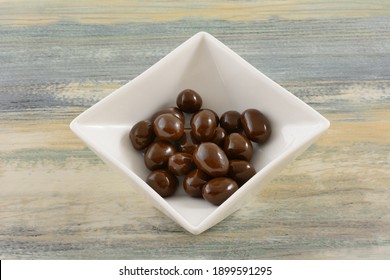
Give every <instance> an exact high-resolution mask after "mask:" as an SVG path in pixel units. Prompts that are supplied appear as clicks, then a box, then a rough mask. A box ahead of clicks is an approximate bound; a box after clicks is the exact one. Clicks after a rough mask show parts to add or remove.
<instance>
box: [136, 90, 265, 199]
mask: <svg viewBox="0 0 390 280" xmlns="http://www.w3.org/2000/svg"><path fill="white" fill-rule="evenodd" d="M202 104H203V101H202V98H201V96H200V95H199V94H198V93H197V92H195V91H194V90H191V89H186V90H183V91H182V92H180V93H179V95H178V96H177V99H176V105H177V107H170V108H166V109H162V110H160V111H158V112H156V113H155V114H154V115H153V116H151V118H150V119H149V120H142V121H139V122H138V123H136V124H135V125H134V126H133V127H132V128H131V130H130V133H129V138H130V141H131V143H132V145H133V147H134V148H135V149H137V150H140V151H143V152H144V153H143V155H144V162H145V166H146V167H147V168H148V169H149V170H151V173H150V174H149V176H148V177H147V178H146V183H147V184H148V185H150V186H151V187H152V188H153V189H154V190H155V191H156V192H157V193H158V194H160V195H161V196H162V197H168V196H171V195H173V194H174V193H175V191H176V189H177V187H178V184H179V180H178V178H177V176H184V179H183V188H184V190H185V191H186V193H188V194H189V195H190V196H192V197H203V198H204V199H205V200H207V201H209V202H210V203H212V204H214V205H220V204H222V203H223V202H224V201H225V200H226V199H227V198H229V197H230V196H231V195H232V194H233V193H234V192H235V191H237V190H238V188H240V187H241V186H242V185H243V184H244V183H245V182H247V181H248V180H249V179H250V178H251V177H252V176H253V175H255V174H256V170H255V168H254V167H253V166H252V165H251V163H250V160H251V158H252V155H253V144H252V142H255V143H257V144H263V143H265V142H266V141H267V140H268V139H269V137H270V134H271V125H270V122H269V120H268V119H267V118H266V117H265V116H264V114H262V113H261V112H260V111H259V110H257V109H247V110H245V111H244V112H242V113H239V112H237V111H234V110H231V111H227V112H225V113H223V114H222V115H221V116H220V117H219V116H218V115H217V114H216V113H215V112H214V111H213V110H210V109H202ZM186 117H191V120H190V122H189V126H190V127H186V125H185V124H186V122H185V118H186Z"/></svg>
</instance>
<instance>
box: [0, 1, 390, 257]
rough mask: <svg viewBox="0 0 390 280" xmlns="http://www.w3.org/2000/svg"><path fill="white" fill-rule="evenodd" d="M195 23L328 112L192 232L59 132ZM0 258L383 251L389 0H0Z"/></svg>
mask: <svg viewBox="0 0 390 280" xmlns="http://www.w3.org/2000/svg"><path fill="white" fill-rule="evenodd" d="M198 31H207V32H209V33H211V34H212V35H214V36H215V37H217V38H218V39H219V40H221V41H222V42H223V43H225V44H226V45H228V46H229V47H230V48H232V49H233V50H234V51H235V52H237V53H238V54H239V55H241V56H242V57H243V58H244V59H246V60H247V61H248V62H250V63H251V64H252V65H254V66H255V67H256V68H258V69H259V70H261V71H262V72H264V73H265V74H266V75H268V76H269V77H270V78H271V79H273V80H275V81H276V82H278V83H279V84H281V85H282V86H284V87H285V88H287V89H288V90H289V91H291V92H292V93H293V94H295V95H296V96H297V97H299V98H301V99H302V100H303V101H305V102H306V103H308V104H309V105H311V106H312V107H313V108H314V109H316V110H317V111H319V112H320V113H321V114H323V115H324V116H325V117H327V118H328V119H329V120H330V122H331V127H330V129H329V131H328V132H327V134H326V135H325V136H323V137H322V138H321V139H320V140H319V141H318V142H316V144H314V145H313V146H311V147H310V148H309V149H308V150H307V151H306V152H305V153H304V154H302V155H301V156H300V157H299V158H297V159H296V160H295V161H294V162H293V163H291V164H290V165H288V167H287V168H286V169H284V170H283V171H282V172H281V173H280V174H279V175H278V176H277V177H276V178H275V179H274V180H273V181H272V182H270V183H269V185H268V186H267V187H266V188H265V189H264V190H263V191H261V192H259V193H258V195H257V196H255V197H254V198H253V199H252V200H251V201H250V202H249V203H248V204H246V205H245V206H244V207H243V208H242V209H240V210H239V211H238V212H236V213H235V214H233V215H232V216H230V217H229V218H227V219H226V220H224V221H222V222H221V223H219V224H218V225H216V226H214V227H213V228H212V229H210V230H208V231H206V232H204V233H203V234H201V235H198V236H194V235H191V234H189V233H187V232H186V231H184V230H183V229H182V228H181V227H180V226H178V225H177V224H175V223H174V222H172V221H171V220H170V219H169V218H167V217H166V216H164V215H163V214H161V213H160V212H159V211H158V210H156V209H155V208H153V207H151V205H149V204H148V203H145V201H144V200H143V198H142V197H141V196H140V195H139V194H138V193H137V192H136V191H135V190H134V189H133V188H132V186H130V185H129V184H128V183H127V181H126V180H125V178H124V177H122V175H120V174H119V173H116V172H113V170H112V169H110V168H109V167H108V166H106V165H105V164H104V163H103V162H102V161H101V160H100V159H99V158H97V157H96V156H95V154H94V153H92V152H91V151H90V150H89V149H87V148H86V147H85V145H84V144H83V143H82V142H81V141H80V140H79V139H78V138H77V137H76V136H74V135H73V134H72V132H71V131H70V130H69V123H70V121H71V120H72V119H73V118H75V117H76V116H77V115H78V114H79V113H81V112H82V111H84V110H85V109H87V108H88V107H90V106H91V105H93V104H94V103H96V102H97V101H98V100H100V99H102V98H103V97H105V96H107V95H108V94H110V93H111V92H112V91H113V90H115V89H116V88H118V87H120V86H121V85H123V84H125V83H127V82H128V81H129V80H131V79H132V78H134V77H136V76H137V75H138V74H140V73H142V72H143V71H144V70H146V69H147V68H148V67H150V66H151V65H153V64H154V63H156V62H157V61H158V60H160V59H161V58H162V57H163V56H165V55H166V54H167V53H168V52H169V51H171V50H172V49H174V48H175V47H177V46H178V45H179V44H180V43H182V42H183V41H185V40H186V39H188V38H189V37H191V36H192V35H194V34H195V33H197V32H198ZM0 121H1V129H0V225H1V226H0V258H1V259H189V258H195V259H390V1H387V0H383V1H379V0H378V1H368V0H367V1H330V0H327V1H325V0H324V1H314V0H297V1H293V0H278V1H205V0H201V1H177V2H174V1H157V0H156V1H120V0H117V1H98V0H96V1H93V0H88V1H75V0H72V1H60V0H35V1H28V0H18V1H13V0H2V1H0Z"/></svg>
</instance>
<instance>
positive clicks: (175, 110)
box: [151, 107, 185, 123]
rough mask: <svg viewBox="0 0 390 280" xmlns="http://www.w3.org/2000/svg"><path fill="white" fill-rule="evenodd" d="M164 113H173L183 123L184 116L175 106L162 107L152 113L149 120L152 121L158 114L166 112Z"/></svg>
mask: <svg viewBox="0 0 390 280" xmlns="http://www.w3.org/2000/svg"><path fill="white" fill-rule="evenodd" d="M166 113H171V114H174V115H175V116H176V117H178V118H179V119H180V120H181V121H182V122H183V123H185V117H184V114H183V112H182V111H181V110H180V109H179V108H177V107H169V108H165V109H162V110H160V111H158V112H156V113H154V114H153V116H152V118H151V121H152V123H153V122H154V120H155V119H156V117H157V116H158V115H161V114H166Z"/></svg>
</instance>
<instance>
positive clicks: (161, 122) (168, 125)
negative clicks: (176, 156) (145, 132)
mask: <svg viewBox="0 0 390 280" xmlns="http://www.w3.org/2000/svg"><path fill="white" fill-rule="evenodd" d="M153 131H154V133H155V134H156V136H157V137H158V138H160V139H161V140H167V141H173V140H177V139H179V138H180V137H181V136H182V135H183V133H184V123H183V122H182V121H181V120H180V119H179V118H178V117H176V116H175V115H174V114H171V113H165V114H161V115H158V116H157V117H156V118H155V120H154V122H153Z"/></svg>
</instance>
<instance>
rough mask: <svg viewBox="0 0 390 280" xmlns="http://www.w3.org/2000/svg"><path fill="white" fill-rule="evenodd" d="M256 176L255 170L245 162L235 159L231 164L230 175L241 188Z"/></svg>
mask: <svg viewBox="0 0 390 280" xmlns="http://www.w3.org/2000/svg"><path fill="white" fill-rule="evenodd" d="M255 174H256V170H255V168H254V167H253V166H252V165H251V164H250V163H249V162H247V161H245V160H237V159H234V160H231V161H230V163H229V172H228V175H229V177H230V178H232V179H233V180H235V181H236V182H237V184H238V185H239V186H242V185H243V184H245V183H246V182H247V181H248V180H249V179H250V178H252V177H253V176H254V175H255Z"/></svg>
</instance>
